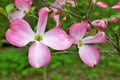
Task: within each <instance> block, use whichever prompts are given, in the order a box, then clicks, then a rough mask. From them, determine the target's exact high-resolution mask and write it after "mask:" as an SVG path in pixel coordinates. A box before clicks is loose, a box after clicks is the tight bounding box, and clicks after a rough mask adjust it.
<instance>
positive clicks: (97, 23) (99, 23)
mask: <svg viewBox="0 0 120 80" xmlns="http://www.w3.org/2000/svg"><path fill="white" fill-rule="evenodd" d="M92 25H94V26H96V27H97V28H101V29H104V28H107V25H108V22H107V20H106V19H105V20H99V19H98V20H94V21H92Z"/></svg>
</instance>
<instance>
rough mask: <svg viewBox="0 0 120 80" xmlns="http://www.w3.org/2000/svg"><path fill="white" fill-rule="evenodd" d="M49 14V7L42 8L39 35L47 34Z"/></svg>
mask: <svg viewBox="0 0 120 80" xmlns="http://www.w3.org/2000/svg"><path fill="white" fill-rule="evenodd" d="M48 12H49V9H48V8H47V7H44V8H41V9H40V10H39V13H38V15H39V20H38V24H37V33H39V34H43V33H44V32H45V28H46V24H47V19H48Z"/></svg>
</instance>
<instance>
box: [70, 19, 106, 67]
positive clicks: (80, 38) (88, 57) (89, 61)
mask: <svg viewBox="0 0 120 80" xmlns="http://www.w3.org/2000/svg"><path fill="white" fill-rule="evenodd" d="M88 25H89V24H88V23H87V22H86V21H84V22H81V23H75V24H73V25H72V26H71V27H70V35H71V36H72V37H73V39H72V40H73V44H77V45H78V48H79V52H78V53H79V56H80V58H81V59H82V61H83V62H84V63H85V64H86V65H88V66H89V67H93V66H94V65H96V64H98V62H99V59H100V54H99V51H98V49H97V48H96V47H94V46H90V45H89V44H91V43H103V42H105V41H106V35H105V33H103V32H100V31H99V32H98V33H97V34H96V35H95V36H88V37H84V36H85V34H86V31H87V28H88Z"/></svg>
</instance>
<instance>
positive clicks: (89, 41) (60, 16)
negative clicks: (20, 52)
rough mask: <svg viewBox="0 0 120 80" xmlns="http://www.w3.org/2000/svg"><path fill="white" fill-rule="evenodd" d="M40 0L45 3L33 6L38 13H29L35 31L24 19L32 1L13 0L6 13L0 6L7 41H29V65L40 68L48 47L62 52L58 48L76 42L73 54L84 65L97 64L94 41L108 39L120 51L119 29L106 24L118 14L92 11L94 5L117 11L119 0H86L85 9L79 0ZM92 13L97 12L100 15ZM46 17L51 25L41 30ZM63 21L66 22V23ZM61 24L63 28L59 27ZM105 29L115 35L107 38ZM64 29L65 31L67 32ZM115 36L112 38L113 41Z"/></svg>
mask: <svg viewBox="0 0 120 80" xmlns="http://www.w3.org/2000/svg"><path fill="white" fill-rule="evenodd" d="M40 1H41V5H42V4H45V5H46V6H47V7H41V6H40V8H38V6H37V8H36V10H35V11H36V13H38V15H36V14H32V17H33V18H35V19H38V23H37V26H36V28H35V29H36V32H34V31H33V30H32V28H31V27H30V24H29V23H28V21H27V19H26V18H25V17H26V15H28V14H29V12H31V8H32V6H34V5H33V2H34V1H33V0H14V5H15V7H14V8H12V9H11V12H10V13H6V12H5V11H4V9H3V8H0V13H2V14H4V15H5V16H6V14H7V18H8V20H9V22H10V27H9V29H8V30H7V31H6V33H5V37H6V39H7V41H8V42H9V43H10V44H12V45H13V46H16V47H24V46H27V45H28V44H29V43H32V45H31V46H30V48H29V51H28V62H29V63H30V65H31V66H32V67H34V68H39V67H44V66H46V65H47V64H48V63H49V62H50V59H51V54H52V52H51V51H50V49H49V48H48V47H50V48H52V49H54V50H61V51H60V52H62V50H64V51H65V50H67V49H68V48H70V47H71V46H72V45H76V46H77V48H78V52H76V53H78V54H79V56H80V58H81V60H82V61H83V62H84V63H85V64H86V65H87V66H88V67H94V65H97V64H98V63H99V60H100V50H99V48H98V45H97V46H96V44H101V43H105V42H108V43H109V44H110V45H111V46H113V47H114V48H115V49H116V53H120V47H119V45H120V42H119V33H120V32H119V31H118V29H117V28H115V30H114V29H113V27H112V28H111V26H110V25H111V24H114V23H117V22H118V21H119V18H120V16H119V15H118V14H113V15H112V16H111V15H110V16H109V17H106V16H105V17H102V16H104V15H102V14H100V13H97V12H96V11H97V10H96V11H94V9H93V10H92V8H94V7H95V8H96V6H98V7H97V8H100V9H101V10H105V9H106V11H107V9H110V10H109V12H108V13H110V12H111V11H112V10H113V11H120V0H118V1H117V2H116V5H112V6H111V5H109V3H107V2H106V1H105V2H103V1H102V0H101V1H100V0H99V1H97V0H88V2H87V3H84V5H85V9H84V8H83V9H82V8H81V7H80V6H81V4H82V1H79V0H54V2H53V3H52V2H51V1H50V0H47V1H46V0H40ZM80 2H81V4H80ZM45 5H44V6H45ZM8 10H9V8H8ZM12 10H14V11H12ZM2 11H3V12H2ZM35 11H34V12H35ZM92 11H93V12H92ZM116 13H117V12H116ZM91 14H92V15H91ZM93 14H94V15H93ZM49 15H50V17H49ZM95 15H96V16H97V15H100V17H98V16H97V17H96V16H95ZM91 17H92V19H91ZM48 20H53V23H54V24H55V25H54V24H53V25H54V26H52V29H49V30H48V31H45V29H46V27H47V28H48V27H49V26H48V25H49V24H50V23H49V22H47V21H48ZM67 20H69V22H66V21H67ZM47 23H49V24H47ZM65 24H67V26H66V25H65ZM68 24H69V26H68ZM62 25H63V26H62ZM64 26H65V28H64V29H62V28H63V27H64ZM66 27H67V28H66ZM105 30H109V31H111V33H113V34H114V35H115V38H111V36H109V33H107V31H105ZM116 30H117V31H116ZM68 32H69V34H67V33H68ZM92 33H94V34H95V35H93V34H92ZM115 39H116V41H114V40H115Z"/></svg>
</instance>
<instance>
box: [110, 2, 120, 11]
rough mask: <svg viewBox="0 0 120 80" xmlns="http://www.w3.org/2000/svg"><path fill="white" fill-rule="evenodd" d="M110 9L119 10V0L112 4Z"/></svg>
mask: <svg viewBox="0 0 120 80" xmlns="http://www.w3.org/2000/svg"><path fill="white" fill-rule="evenodd" d="M112 9H114V10H117V11H120V0H118V3H117V5H114V6H112Z"/></svg>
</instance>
